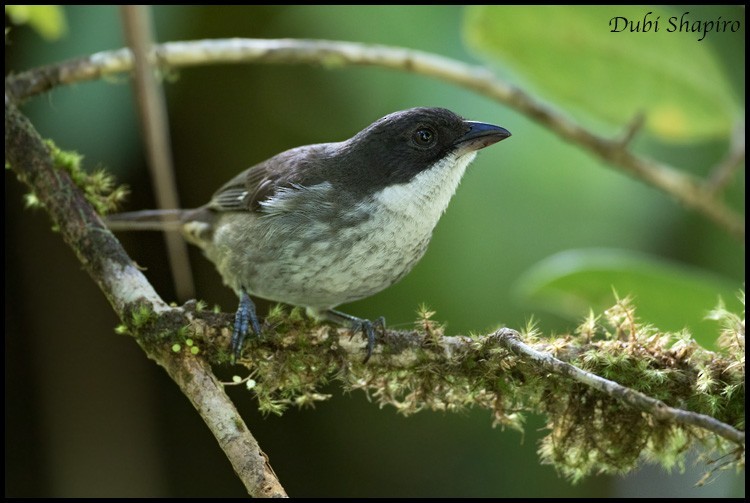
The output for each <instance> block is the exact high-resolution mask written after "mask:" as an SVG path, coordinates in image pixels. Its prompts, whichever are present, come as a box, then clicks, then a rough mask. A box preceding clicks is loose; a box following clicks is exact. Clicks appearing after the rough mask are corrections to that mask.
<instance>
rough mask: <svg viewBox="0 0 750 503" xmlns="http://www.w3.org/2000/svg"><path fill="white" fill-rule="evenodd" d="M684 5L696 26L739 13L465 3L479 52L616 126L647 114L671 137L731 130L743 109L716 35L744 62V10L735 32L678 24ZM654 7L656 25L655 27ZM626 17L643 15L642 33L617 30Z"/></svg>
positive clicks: (658, 131) (653, 127)
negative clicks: (717, 47) (682, 28)
mask: <svg viewBox="0 0 750 503" xmlns="http://www.w3.org/2000/svg"><path fill="white" fill-rule="evenodd" d="M685 12H689V14H687V15H685V17H684V19H686V20H689V23H688V26H689V27H690V28H691V29H692V28H693V27H696V28H697V27H698V26H697V25H695V24H694V23H695V21H705V22H708V21H717V19H718V18H720V17H721V20H723V21H732V20H733V19H732V14H734V13H736V11H731V10H729V11H728V10H726V9H724V10H720V9H717V8H701V7H686V8H684V9H677V8H670V7H653V6H647V7H643V6H626V5H619V6H608V7H600V6H577V7H571V6H547V7H539V6H536V7H502V6H475V7H470V8H467V10H466V16H465V20H464V21H465V22H464V37H465V40H466V41H467V43H468V45H469V47H470V48H472V49H473V50H475V51H476V52H477V53H478V55H479V56H480V57H484V58H487V59H489V60H490V61H492V62H501V63H503V64H504V65H505V66H506V67H510V68H511V69H513V70H515V71H516V72H517V73H519V74H520V75H521V76H523V77H524V78H525V79H526V80H527V81H529V82H530V83H531V84H532V85H534V86H536V87H537V89H538V90H539V92H541V93H542V94H544V95H546V96H547V98H548V99H550V100H553V101H555V102H558V103H560V104H561V105H562V106H563V107H565V108H568V109H573V110H577V111H581V112H584V113H587V114H589V115H590V116H592V117H594V118H598V119H604V120H605V121H609V122H611V123H612V124H614V125H618V126H622V125H624V124H626V123H628V122H629V121H631V120H632V119H633V118H634V117H635V116H636V115H637V114H639V113H644V114H645V116H646V124H645V128H646V130H647V131H649V132H651V133H653V134H655V135H657V136H659V137H660V138H661V139H663V140H670V141H685V140H695V139H708V138H717V137H719V138H720V137H726V136H728V135H729V134H730V131H731V128H732V127H733V123H734V122H735V121H736V120H737V119H738V118H739V117H740V114H741V107H740V106H739V105H738V104H737V103H738V100H739V97H737V96H735V94H734V92H733V90H732V87H731V83H730V81H729V80H728V78H727V75H726V71H724V69H723V68H722V67H721V65H720V62H719V60H718V58H717V56H716V55H715V53H714V52H713V51H714V50H715V47H712V43H710V42H709V40H710V41H711V42H714V41H718V40H719V39H721V42H722V43H729V44H733V45H732V47H733V48H734V47H735V45H734V44H736V49H733V50H735V51H736V52H735V53H736V54H737V63H738V64H740V63H741V62H743V61H744V17H742V18H741V20H740V21H739V26H740V29H739V31H736V32H732V31H731V29H729V28H726V27H725V29H724V30H723V31H720V32H715V31H710V32H708V33H707V34H705V35H704V33H703V32H702V31H700V32H698V33H696V32H692V31H690V32H685V31H682V32H679V31H675V29H673V24H672V23H674V26H675V27H680V26H682V25H681V19H682V18H681V16H683V14H684V13H685ZM648 13H650V14H648ZM646 14H648V17H647V18H646V22H648V21H651V23H652V24H651V25H650V30H649V31H648V32H644V31H643V28H644V26H646V24H645V22H644V16H646ZM721 14H724V16H721ZM618 16H619V17H621V18H627V19H628V20H630V21H632V22H633V23H634V24H633V25H635V23H636V22H639V23H640V25H639V27H640V29H641V31H640V32H631V31H630V29H629V28H627V29H624V30H621V31H618V32H614V33H613V32H612V31H611V30H612V29H619V28H621V27H623V26H624V24H623V21H622V20H620V21H619V25H618V26H615V21H611V20H612V19H613V18H615V17H618ZM657 21H658V24H656V22H657ZM670 21H672V23H670ZM701 26H707V25H701ZM733 26H734V27H736V26H737V25H733ZM657 27H658V31H656V28H657ZM670 30H671V32H670ZM701 37H703V40H699V39H700V38H701Z"/></svg>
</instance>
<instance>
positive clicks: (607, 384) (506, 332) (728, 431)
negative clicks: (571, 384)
mask: <svg viewBox="0 0 750 503" xmlns="http://www.w3.org/2000/svg"><path fill="white" fill-rule="evenodd" d="M490 337H495V338H497V339H498V341H499V342H500V343H501V344H502V345H503V346H505V347H507V348H508V349H510V350H511V351H513V352H514V353H517V354H521V355H525V356H526V357H528V358H530V359H531V360H533V361H534V362H537V363H539V364H540V365H541V366H543V367H544V368H546V369H548V370H549V371H550V372H554V373H556V374H560V375H564V376H567V377H570V378H571V379H574V380H575V381H578V382H580V383H582V384H584V385H586V386H588V387H590V388H593V389H596V390H598V391H601V392H602V393H604V394H606V395H609V396H611V397H614V398H617V399H618V400H620V401H622V402H625V403H627V404H628V405H630V406H632V407H634V408H636V409H638V410H641V411H643V412H646V413H648V414H651V415H652V416H654V418H655V419H657V420H659V421H672V422H674V423H679V424H684V425H691V426H698V427H699V428H703V429H706V430H708V431H710V432H712V433H715V434H717V435H719V436H721V437H724V438H726V439H727V440H729V441H730V442H734V443H735V444H737V445H739V446H744V445H745V432H744V431H739V430H737V429H736V428H733V427H731V426H729V425H728V424H725V423H722V422H721V421H717V420H716V419H714V418H713V417H710V416H707V415H705V414H697V413H695V412H691V411H687V410H681V409H676V408H674V407H669V406H668V405H666V404H665V403H664V402H662V401H661V400H655V399H653V398H651V397H650V396H648V395H645V394H644V393H641V392H639V391H636V390H633V389H630V388H627V387H625V386H622V385H620V384H618V383H616V382H614V381H611V380H609V379H604V378H603V377H600V376H598V375H596V374H592V373H591V372H586V371H585V370H582V369H579V368H578V367H576V366H574V365H571V364H569V363H566V362H564V361H562V360H558V359H557V358H555V357H554V356H552V355H551V354H549V353H543V352H541V351H537V350H536V349H534V348H533V347H531V346H529V345H528V344H525V343H524V342H523V341H522V340H521V336H520V334H519V333H518V332H516V331H515V330H510V329H507V328H502V329H500V330H498V331H497V332H495V333H494V334H492V335H490Z"/></svg>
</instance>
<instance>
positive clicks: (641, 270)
mask: <svg viewBox="0 0 750 503" xmlns="http://www.w3.org/2000/svg"><path fill="white" fill-rule="evenodd" d="M741 287H742V285H739V284H737V283H734V282H732V281H731V280H728V279H725V278H722V277H719V276H716V275H714V274H711V273H709V272H707V271H705V270H703V269H697V268H693V267H689V266H687V265H683V264H677V263H674V262H668V261H666V260H662V259H658V258H655V257H651V256H648V255H644V254H640V253H636V252H632V251H627V250H609V249H585V250H569V251H565V252H561V253H558V254H556V255H553V256H551V257H549V258H547V259H545V260H543V261H541V262H539V263H538V264H536V265H535V266H533V267H532V268H531V269H530V270H529V271H527V272H526V273H525V274H524V275H523V276H522V277H521V279H520V280H519V282H518V284H517V290H518V293H519V294H520V296H521V298H522V299H523V300H524V301H526V302H528V303H530V304H533V305H536V306H538V307H539V308H542V309H546V310H547V311H550V312H553V313H556V314H559V315H561V316H563V317H565V318H568V319H570V320H571V321H576V322H578V321H580V320H581V319H583V318H584V317H585V316H586V315H587V314H588V313H589V309H593V310H594V312H601V311H603V310H604V309H607V308H609V307H611V306H612V305H613V304H614V300H615V297H614V294H613V290H614V291H615V292H617V295H619V296H621V297H624V296H626V295H632V296H633V298H634V301H635V306H636V313H637V314H638V317H639V318H640V320H641V321H642V322H643V323H647V324H650V325H654V326H656V327H657V328H659V329H661V330H664V331H679V330H682V329H683V328H688V329H689V330H690V332H691V334H692V335H693V337H695V339H696V340H697V341H698V342H699V343H700V344H702V345H703V346H704V347H707V348H715V340H716V337H717V335H718V333H719V327H718V326H717V324H716V322H714V321H711V320H706V316H707V314H708V312H709V311H710V310H711V309H713V308H714V307H715V306H716V305H717V302H718V299H719V298H721V299H723V300H724V301H725V302H726V304H727V308H728V309H729V310H730V311H733V312H740V313H741V312H744V309H743V308H742V303H741V302H740V301H739V300H738V298H737V293H738V291H739V290H740V288H741Z"/></svg>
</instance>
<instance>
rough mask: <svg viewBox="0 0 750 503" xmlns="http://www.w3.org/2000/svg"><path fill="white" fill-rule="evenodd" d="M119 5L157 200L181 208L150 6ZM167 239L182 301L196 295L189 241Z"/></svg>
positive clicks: (174, 235) (168, 235)
mask: <svg viewBox="0 0 750 503" xmlns="http://www.w3.org/2000/svg"><path fill="white" fill-rule="evenodd" d="M120 9H121V11H122V19H123V24H124V26H125V38H126V39H127V41H128V45H129V46H130V48H131V50H132V51H133V54H134V55H135V72H134V73H135V75H134V90H135V95H136V98H137V100H136V101H137V103H138V110H139V112H140V114H139V115H140V119H141V125H142V129H143V137H144V142H145V144H146V152H147V153H148V158H149V163H148V164H149V172H150V173H151V181H152V183H153V186H154V192H155V194H156V203H157V206H158V207H159V208H161V209H174V208H179V207H180V200H179V197H178V195H177V182H176V180H175V177H174V168H173V163H172V153H171V149H170V146H169V145H170V141H169V126H168V120H167V105H166V103H165V101H164V92H163V89H162V88H161V85H160V83H159V82H157V80H156V78H155V76H154V69H153V68H152V67H151V63H150V61H149V58H148V54H149V51H150V50H151V48H152V47H153V45H154V43H153V36H152V32H153V22H152V19H151V10H150V9H151V7H150V6H147V5H123V6H121V7H120ZM164 241H165V243H166V245H167V255H168V257H169V265H170V268H171V270H172V278H173V281H174V286H175V292H176V294H177V298H178V299H180V300H181V301H182V302H184V301H186V300H188V299H192V298H193V297H195V287H194V283H193V273H192V269H191V268H190V262H189V260H188V250H187V243H186V242H185V240H184V239H182V236H181V235H180V233H179V232H177V231H174V230H172V231H170V230H166V231H165V232H164Z"/></svg>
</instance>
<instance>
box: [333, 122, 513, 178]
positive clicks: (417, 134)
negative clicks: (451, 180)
mask: <svg viewBox="0 0 750 503" xmlns="http://www.w3.org/2000/svg"><path fill="white" fill-rule="evenodd" d="M508 136H510V133H509V132H508V131H507V130H505V129H504V128H501V127H499V126H493V125H491V124H484V123H479V122H472V121H467V120H464V119H463V118H462V117H460V116H458V115H456V114H455V113H453V112H451V111H450V110H446V109H445V108H411V109H408V110H403V111H400V112H394V113H392V114H389V115H386V116H385V117H383V118H382V119H379V120H377V121H376V122H374V123H373V124H371V125H370V126H368V127H367V128H365V129H364V130H362V131H361V132H359V133H358V134H357V135H355V136H354V137H353V138H351V139H350V140H348V141H346V142H344V143H343V144H342V145H341V149H342V150H341V152H342V156H341V159H342V161H344V162H343V163H342V164H343V165H345V166H346V168H345V172H346V173H345V174H343V173H342V174H343V175H344V176H345V177H346V178H347V179H348V180H346V185H348V186H349V187H357V188H358V191H363V192H373V191H376V190H378V189H381V188H383V187H387V186H389V185H394V184H401V183H407V182H409V181H410V180H411V179H412V178H413V177H414V176H416V175H417V174H419V173H421V172H423V171H425V170H427V169H430V168H431V167H433V166H435V164H436V163H438V162H439V161H441V160H443V159H446V158H448V157H449V156H453V157H455V158H458V157H461V156H463V155H466V154H469V153H471V152H474V151H476V150H479V149H481V148H484V147H487V146H489V145H491V144H493V143H496V142H498V141H500V140H503V139H505V138H507V137H508Z"/></svg>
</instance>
